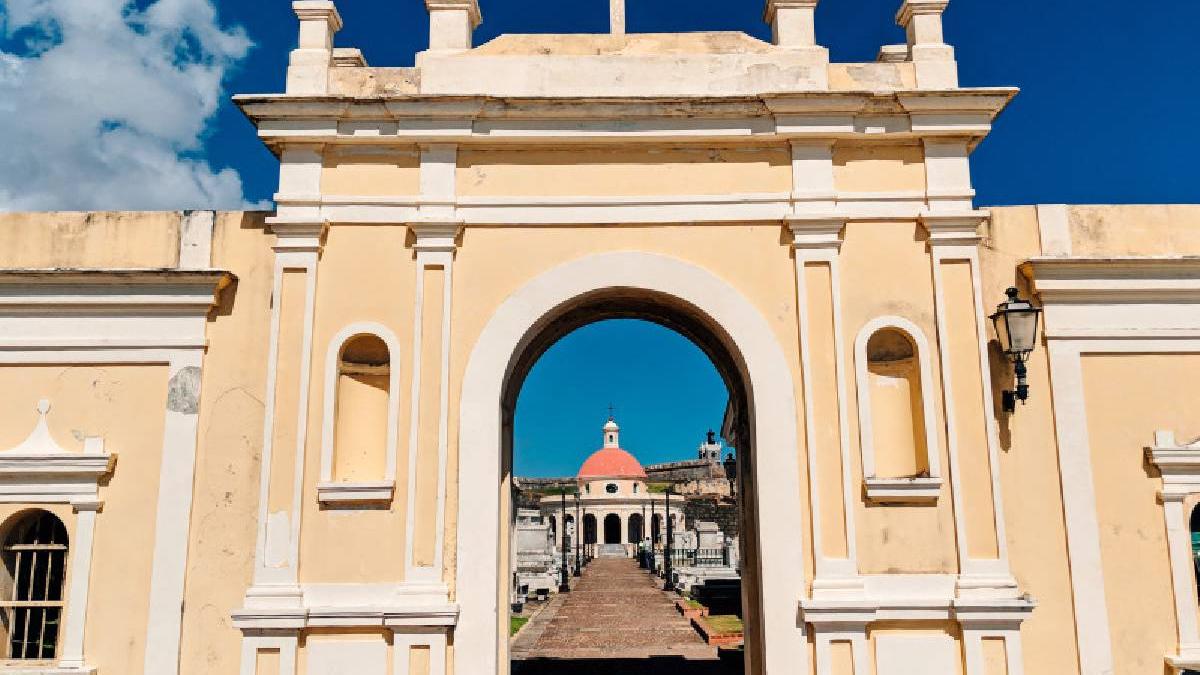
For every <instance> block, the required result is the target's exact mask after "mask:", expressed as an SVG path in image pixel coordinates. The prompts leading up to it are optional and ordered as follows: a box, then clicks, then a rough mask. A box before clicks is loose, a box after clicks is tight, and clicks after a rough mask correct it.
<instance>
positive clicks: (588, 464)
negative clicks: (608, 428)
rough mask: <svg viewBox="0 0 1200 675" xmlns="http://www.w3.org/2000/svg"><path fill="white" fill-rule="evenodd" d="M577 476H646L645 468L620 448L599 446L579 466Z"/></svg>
mask: <svg viewBox="0 0 1200 675" xmlns="http://www.w3.org/2000/svg"><path fill="white" fill-rule="evenodd" d="M578 478H643V479H644V478H646V470H645V469H643V468H642V463H641V462H639V461H637V458H635V457H634V456H633V455H631V454H629V453H628V452H626V451H625V450H622V449H621V448H601V449H599V450H597V451H596V452H593V453H592V456H591V457H588V458H587V460H586V461H584V463H583V466H582V467H580V468H579V475H578Z"/></svg>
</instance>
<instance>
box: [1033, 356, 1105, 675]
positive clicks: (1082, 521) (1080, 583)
mask: <svg viewBox="0 0 1200 675" xmlns="http://www.w3.org/2000/svg"><path fill="white" fill-rule="evenodd" d="M1047 351H1048V352H1049V356H1050V390H1051V392H1052V396H1053V397H1054V419H1055V434H1056V436H1057V438H1058V464H1059V476H1060V479H1061V481H1062V493H1063V515H1064V516H1065V520H1066V525H1067V553H1068V555H1067V560H1068V563H1069V565H1070V569H1071V589H1072V593H1071V595H1072V600H1073V601H1074V609H1075V630H1076V638H1077V640H1078V644H1079V666H1080V672H1081V675H1107V674H1108V673H1111V672H1112V669H1113V657H1112V638H1111V636H1110V632H1109V626H1108V603H1107V600H1106V599H1105V593H1104V564H1103V558H1102V557H1101V555H1100V523H1099V519H1098V517H1097V513H1096V488H1095V482H1094V480H1093V477H1092V459H1091V444H1090V442H1089V440H1088V427H1087V404H1086V401H1085V400H1084V393H1083V365H1082V363H1081V360H1080V353H1079V350H1078V348H1077V347H1076V346H1074V345H1072V344H1071V343H1067V342H1060V341H1050V342H1049V343H1048V344H1047Z"/></svg>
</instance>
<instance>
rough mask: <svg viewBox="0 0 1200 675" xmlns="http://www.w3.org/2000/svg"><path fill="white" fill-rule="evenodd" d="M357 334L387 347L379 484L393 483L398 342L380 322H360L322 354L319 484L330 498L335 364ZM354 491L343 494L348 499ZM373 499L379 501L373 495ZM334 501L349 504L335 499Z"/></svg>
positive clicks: (397, 414)
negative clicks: (384, 428)
mask: <svg viewBox="0 0 1200 675" xmlns="http://www.w3.org/2000/svg"><path fill="white" fill-rule="evenodd" d="M359 335H374V336H375V337H377V338H379V339H380V340H382V341H383V343H384V344H385V345H387V348H388V371H389V372H388V416H387V440H386V466H385V469H384V475H383V476H382V477H381V478H382V482H384V483H389V484H394V483H395V481H396V444H397V440H398V438H399V428H400V368H399V366H398V364H397V361H398V359H399V357H400V340H399V339H398V338H397V337H396V334H395V333H393V332H392V331H391V329H389V328H388V327H387V326H384V325H383V324H380V323H375V322H370V321H361V322H357V323H352V324H350V325H348V326H346V327H345V328H343V329H341V330H340V331H338V332H337V334H336V335H334V336H333V339H332V340H330V341H329V348H328V349H327V350H326V351H325V395H324V398H323V401H322V408H323V410H322V415H321V418H322V419H321V474H320V475H321V477H320V480H321V483H322V484H323V485H325V486H326V494H327V495H333V494H334V493H336V492H338V490H337V489H336V487H337V484H336V483H334V482H333V460H334V456H333V453H334V451H335V448H334V440H335V438H336V433H335V432H336V427H337V419H336V417H337V385H338V378H339V372H338V362H339V360H340V358H341V352H342V348H343V347H344V346H345V345H346V343H347V342H348V341H350V340H351V339H352V338H355V337H357V336H359ZM320 492H321V486H318V498H321V495H320ZM353 492H354V491H353V490H350V491H348V492H345V495H346V496H348V495H349V494H352V493H353ZM388 492H389V495H388V497H387V499H389V500H390V499H391V495H390V492H391V489H390V487H389V490H388ZM376 497H377V498H381V497H379V496H378V495H376ZM321 501H334V500H330V499H321ZM337 501H352V500H344V499H338V500H337Z"/></svg>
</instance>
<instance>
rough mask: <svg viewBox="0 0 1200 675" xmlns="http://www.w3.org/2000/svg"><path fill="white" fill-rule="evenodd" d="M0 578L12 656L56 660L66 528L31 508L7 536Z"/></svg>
mask: <svg viewBox="0 0 1200 675" xmlns="http://www.w3.org/2000/svg"><path fill="white" fill-rule="evenodd" d="M3 558H4V572H3V576H2V577H0V598H2V600H0V607H2V608H3V610H4V611H3V617H2V618H3V626H2V629H3V631H4V633H5V635H4V637H5V642H6V643H7V644H8V648H7V650H8V655H7V658H10V659H53V658H55V656H56V655H57V652H58V633H59V627H60V624H61V622H62V615H63V582H64V580H65V579H66V567H67V528H66V527H64V526H63V523H62V521H61V520H59V519H58V518H57V517H56V516H55V515H54V514H52V513H50V512H48V511H40V510H39V511H33V512H30V513H28V514H25V515H24V516H21V517H20V519H19V520H18V521H17V522H16V523H14V524H13V525H12V527H11V528H10V529H9V531H8V534H7V536H5V538H4V550H3Z"/></svg>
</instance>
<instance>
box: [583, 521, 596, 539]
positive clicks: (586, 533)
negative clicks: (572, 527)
mask: <svg viewBox="0 0 1200 675" xmlns="http://www.w3.org/2000/svg"><path fill="white" fill-rule="evenodd" d="M583 543H585V544H595V543H596V516H594V515H593V514H590V513H588V514H586V515H584V516H583Z"/></svg>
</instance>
